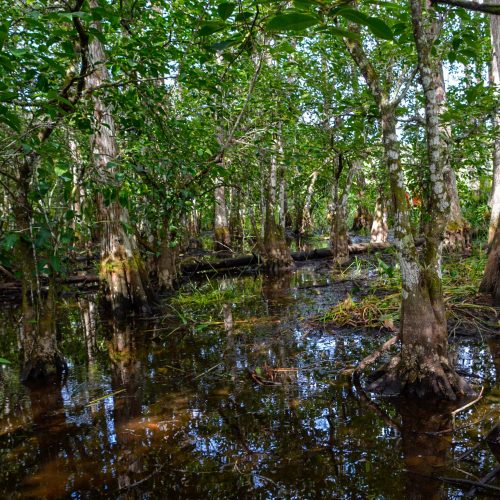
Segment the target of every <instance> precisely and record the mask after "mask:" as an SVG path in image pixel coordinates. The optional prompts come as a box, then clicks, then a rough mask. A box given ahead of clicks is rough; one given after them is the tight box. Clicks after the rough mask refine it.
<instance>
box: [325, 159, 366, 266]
mask: <svg viewBox="0 0 500 500" xmlns="http://www.w3.org/2000/svg"><path fill="white" fill-rule="evenodd" d="M333 165H334V172H333V185H332V203H331V214H330V217H331V226H330V248H331V250H332V255H333V262H334V264H336V265H343V264H345V263H346V262H347V261H348V260H349V233H348V225H347V199H348V196H349V192H350V190H351V186H352V183H353V180H354V177H355V176H356V174H357V173H358V172H359V170H360V168H361V163H360V161H359V160H353V161H352V163H351V164H349V163H347V162H346V161H345V160H344V158H343V156H342V155H341V154H336V155H335V157H334V161H333ZM345 165H347V174H346V176H345V184H344V187H343V188H342V187H341V185H340V180H341V175H342V173H343V171H344V167H345Z"/></svg>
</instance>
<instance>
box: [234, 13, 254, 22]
mask: <svg viewBox="0 0 500 500" xmlns="http://www.w3.org/2000/svg"><path fill="white" fill-rule="evenodd" d="M251 17H253V14H252V13H251V12H241V13H239V14H236V17H235V18H234V19H235V21H236V22H240V21H246V20H247V19H250V18H251Z"/></svg>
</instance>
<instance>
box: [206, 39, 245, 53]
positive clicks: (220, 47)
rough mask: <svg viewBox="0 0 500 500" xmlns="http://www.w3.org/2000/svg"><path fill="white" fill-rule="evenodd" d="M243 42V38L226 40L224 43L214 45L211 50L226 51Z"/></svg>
mask: <svg viewBox="0 0 500 500" xmlns="http://www.w3.org/2000/svg"><path fill="white" fill-rule="evenodd" d="M240 42H241V38H240V37H238V38H230V39H229V40H224V41H223V42H217V43H214V44H213V45H210V48H211V49H213V50H225V49H228V48H229V47H232V46H233V45H236V44H238V43H240Z"/></svg>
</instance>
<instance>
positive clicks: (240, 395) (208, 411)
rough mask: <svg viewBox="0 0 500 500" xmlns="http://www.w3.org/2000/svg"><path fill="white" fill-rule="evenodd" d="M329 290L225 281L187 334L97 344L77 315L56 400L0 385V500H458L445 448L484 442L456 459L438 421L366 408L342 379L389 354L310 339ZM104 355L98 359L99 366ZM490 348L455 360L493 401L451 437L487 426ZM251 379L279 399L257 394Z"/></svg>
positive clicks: (369, 343)
mask: <svg viewBox="0 0 500 500" xmlns="http://www.w3.org/2000/svg"><path fill="white" fill-rule="evenodd" d="M329 279H330V276H329V271H328V270H325V271H315V270H314V268H311V267H306V268H299V269H298V270H297V271H296V272H295V273H290V274H287V275H284V276H283V277H281V278H278V279H267V278H265V279H264V280H262V278H261V277H258V278H253V277H246V278H237V279H232V280H225V281H224V283H222V284H221V289H222V290H223V291H224V294H221V296H222V299H221V301H220V302H217V301H215V302H210V303H209V304H207V302H204V303H203V304H202V305H192V306H187V305H186V306H182V307H183V308H182V311H181V312H182V313H183V314H184V317H185V318H195V321H191V322H190V323H187V324H186V325H184V324H183V323H182V322H180V321H178V320H176V321H172V319H169V316H171V314H172V309H171V308H169V307H168V306H167V307H166V308H165V313H164V314H163V315H161V317H158V318H155V319H153V320H151V322H145V323H140V324H127V325H121V326H119V325H116V324H111V325H105V326H106V327H105V328H103V327H102V324H103V321H99V320H98V319H96V318H97V317H96V316H95V309H94V308H93V306H91V303H90V301H89V302H85V301H80V302H79V303H77V304H75V308H76V310H77V311H79V313H78V315H77V316H78V317H80V318H81V324H80V325H77V326H78V328H80V331H81V342H82V341H83V340H85V339H87V340H86V341H85V343H84V344H83V343H82V347H81V349H82V350H83V351H85V352H84V356H83V359H85V357H88V359H89V360H90V361H91V362H90V363H89V364H88V365H87V364H86V363H85V361H83V362H78V359H80V358H75V360H73V367H72V370H71V372H70V376H69V378H68V380H67V381H66V383H65V385H63V386H52V387H50V388H49V389H44V390H42V391H37V390H32V391H29V390H27V389H26V388H24V387H22V386H20V385H19V384H18V383H17V377H16V376H15V370H10V369H6V370H4V371H3V381H2V382H3V383H2V384H0V462H1V464H2V467H1V468H0V496H2V497H3V496H8V495H11V494H12V492H13V491H19V492H21V493H22V494H23V495H25V496H36V497H40V496H42V497H43V496H47V497H66V496H71V495H73V496H75V497H96V496H107V497H115V496H117V495H118V494H119V495H121V496H122V497H126V496H132V497H133V496H137V497H153V498H156V497H162V498H170V497H173V498H179V497H183V498H186V497H189V498H228V497H233V498H234V497H243V498H245V497H252V498H276V497H279V498H282V497H285V498H292V497H294V498H311V497H320V498H332V497H333V498H366V497H377V498H440V497H445V496H446V495H450V492H451V493H453V494H454V495H455V496H458V494H459V493H460V490H452V489H450V487H449V486H445V485H444V484H443V483H442V482H441V481H438V480H436V479H433V477H434V476H437V475H446V474H447V473H451V472H450V471H449V463H450V462H451V458H452V457H453V454H452V453H451V449H452V448H451V447H452V444H453V446H456V447H457V450H458V452H462V451H463V450H465V449H469V448H471V447H472V446H473V445H475V444H476V442H477V435H478V434H479V431H478V432H476V434H475V436H472V437H471V435H470V434H468V430H470V429H475V427H469V428H467V427H464V429H465V430H464V431H463V432H461V433H458V434H457V439H459V440H460V443H459V444H456V443H452V441H451V437H452V436H453V434H452V433H443V432H442V431H443V430H446V429H448V428H449V427H450V425H451V423H450V412H449V410H446V408H444V409H439V408H435V407H434V408H433V409H432V412H426V411H424V406H423V405H417V406H416V407H415V406H408V405H394V403H393V402H392V401H386V400H383V401H378V402H377V403H378V406H377V407H375V406H374V405H373V404H370V402H369V401H368V402H367V401H364V400H363V399H362V398H361V397H360V393H358V392H357V391H356V390H355V389H353V388H352V387H350V385H349V384H348V383H347V381H346V380H345V379H343V378H342V377H340V376H339V372H340V370H341V369H342V368H343V367H344V366H346V365H349V364H351V363H352V362H353V361H355V360H356V359H360V358H361V357H363V356H364V355H365V354H366V353H367V352H368V351H371V350H372V349H373V347H374V346H376V345H379V344H380V343H381V342H382V341H383V339H384V338H383V337H382V336H381V335H380V334H377V333H374V334H370V333H363V332H353V331H344V332H338V331H337V332H323V331H317V330H314V329H313V330H311V328H309V327H308V326H307V316H308V314H310V313H311V312H315V308H317V307H320V308H321V307H323V308H324V307H325V306H326V305H330V304H332V303H334V302H335V301H338V300H341V299H342V298H343V297H344V296H345V293H346V292H347V289H346V288H345V287H344V288H343V286H344V285H335V286H331V285H330V284H329ZM213 290H214V285H213V284H212V285H211V288H209V289H208V292H210V291H211V292H213ZM231 290H232V291H233V292H234V293H233V292H231ZM245 291H247V292H248V294H247V295H248V298H247V299H245V300H240V298H241V296H242V294H243V293H244V292H245ZM208 292H207V293H208ZM229 292H231V293H229ZM231 297H234V299H231ZM189 308H191V309H189ZM92 318H94V319H92ZM95 326H98V328H97V329H96V328H95ZM103 345H107V354H106V353H99V352H97V354H96V351H95V350H94V349H95V347H96V346H103ZM489 347H490V349H491V354H490V351H489V350H488V349H487V348H486V347H485V345H484V344H483V343H482V342H480V341H479V340H470V341H462V344H461V345H460V346H459V349H458V357H459V363H460V366H461V367H462V368H463V369H464V370H466V371H467V372H468V373H473V374H475V375H476V376H478V377H482V378H481V380H482V381H483V382H482V383H484V384H485V386H486V391H487V393H486V396H485V397H484V398H483V400H481V401H480V402H479V403H478V404H477V405H476V406H475V407H474V408H472V409H471V410H470V411H467V412H464V413H463V414H460V415H459V416H457V425H458V427H461V426H462V425H464V426H466V425H468V424H469V423H470V422H473V421H474V419H475V418H476V416H477V415H483V414H487V415H490V416H488V418H489V419H490V420H494V418H495V415H496V416H498V412H497V413H491V414H488V413H487V412H492V411H493V410H494V409H495V403H494V402H492V401H493V400H490V399H488V398H489V397H490V396H491V395H494V394H495V391H497V392H498V387H497V386H494V384H495V381H494V377H495V367H496V369H497V376H498V363H496V361H495V363H496V364H494V363H493V358H494V359H496V360H498V343H496V344H495V343H494V342H490V343H489ZM101 348H102V347H101ZM494 353H496V354H494ZM492 355H493V358H492ZM70 361H71V360H70ZM257 368H260V369H261V370H262V371H265V370H268V372H267V373H268V374H271V373H272V374H273V375H272V376H273V377H274V379H273V380H274V382H275V384H274V385H272V386H265V385H259V384H258V383H257V382H255V381H254V379H252V378H251V377H250V375H249V372H250V371H252V370H255V369H257ZM269 376H271V375H269ZM488 384H490V385H492V386H493V387H492V389H489V388H488V387H489V386H488ZM384 415H386V416H388V417H389V418H384ZM488 422H489V421H488ZM488 425H489V427H488V428H490V427H491V426H492V425H491V424H488ZM480 451H481V453H482V455H481V456H480V460H481V462H480V465H481V468H482V469H481V473H482V471H483V470H486V471H487V470H489V469H491V468H492V467H493V466H494V464H495V458H494V455H493V454H492V452H491V451H489V448H488V447H487V446H486V444H485V445H484V447H483V448H482V449H481V450H480ZM438 466H440V467H438ZM441 466H442V467H441ZM474 467H475V465H474V463H472V464H471V466H470V468H471V471H474V469H473V468H474ZM447 471H448V472H447Z"/></svg>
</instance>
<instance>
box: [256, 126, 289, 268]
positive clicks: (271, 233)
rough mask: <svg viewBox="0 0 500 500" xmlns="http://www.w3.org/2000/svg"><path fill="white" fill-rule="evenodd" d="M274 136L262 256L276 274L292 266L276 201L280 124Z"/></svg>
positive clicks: (268, 170)
mask: <svg viewBox="0 0 500 500" xmlns="http://www.w3.org/2000/svg"><path fill="white" fill-rule="evenodd" d="M278 129H279V130H278V133H277V134H275V137H274V146H275V148H274V149H275V151H273V153H272V155H271V158H270V161H269V163H268V168H267V179H266V186H265V222H264V242H263V244H264V255H263V256H262V261H263V266H264V269H265V270H266V271H267V272H268V273H270V274H277V273H279V272H281V271H283V270H286V269H290V267H292V266H293V259H292V257H291V256H290V249H289V248H288V245H287V244H286V239H285V232H284V230H283V228H282V226H280V224H279V222H278V221H279V207H278V203H277V201H278V200H277V188H278V182H277V181H278V176H279V168H280V165H279V164H278V156H279V157H280V158H281V156H282V154H283V145H282V142H281V126H279V127H278Z"/></svg>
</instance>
